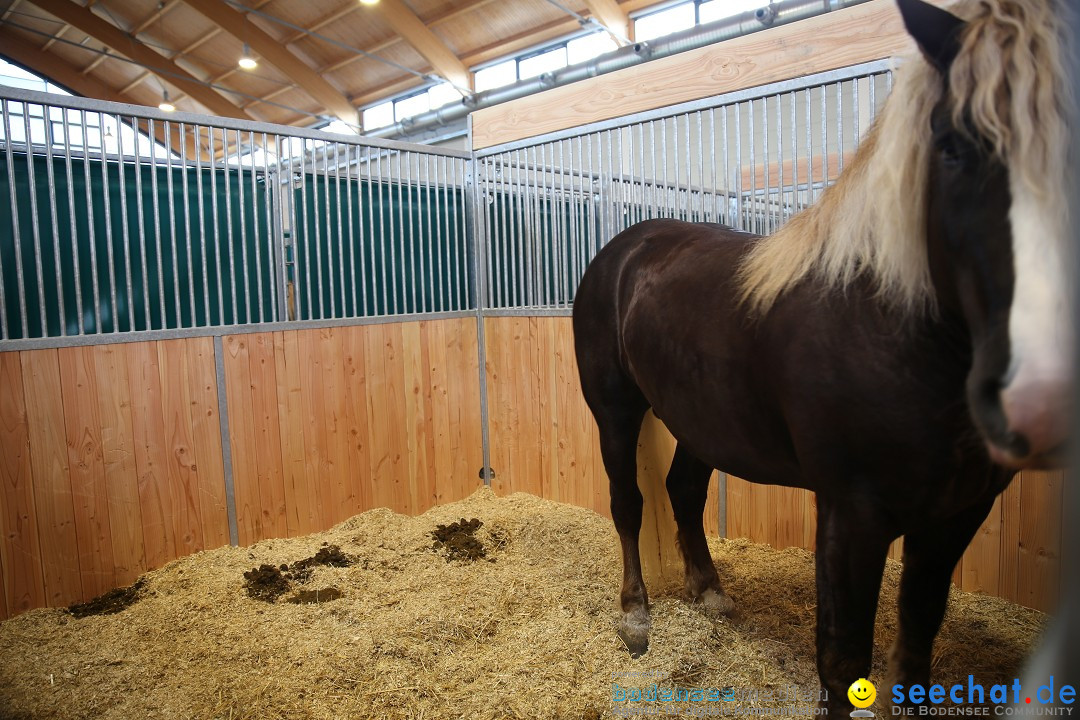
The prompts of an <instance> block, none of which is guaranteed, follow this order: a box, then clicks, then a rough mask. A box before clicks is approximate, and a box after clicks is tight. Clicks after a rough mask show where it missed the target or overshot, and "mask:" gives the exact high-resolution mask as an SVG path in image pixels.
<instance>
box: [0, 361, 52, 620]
mask: <svg viewBox="0 0 1080 720" xmlns="http://www.w3.org/2000/svg"><path fill="white" fill-rule="evenodd" d="M0 457H3V458H4V460H3V462H0V618H6V617H9V616H11V615H15V614H17V613H21V612H25V611H27V610H31V609H33V608H36V607H42V606H43V605H45V579H44V576H43V575H42V569H41V552H40V548H39V545H38V523H37V509H36V508H35V507H34V486H33V480H32V478H33V473H32V466H31V462H30V434H29V429H28V427H27V419H26V401H25V396H24V394H23V378H22V365H21V363H20V360H19V354H18V353H15V352H5V353H0Z"/></svg>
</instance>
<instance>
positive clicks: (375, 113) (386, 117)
mask: <svg viewBox="0 0 1080 720" xmlns="http://www.w3.org/2000/svg"><path fill="white" fill-rule="evenodd" d="M393 124H394V103H392V102H384V103H381V104H379V105H376V106H375V107H370V108H368V109H367V110H365V111H364V129H365V130H374V129H375V128H381V127H386V126H387V125H393Z"/></svg>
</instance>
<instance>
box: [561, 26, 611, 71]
mask: <svg viewBox="0 0 1080 720" xmlns="http://www.w3.org/2000/svg"><path fill="white" fill-rule="evenodd" d="M618 47H619V45H618V43H616V42H615V41H614V40H613V39H612V38H611V36H610V35H608V34H607V33H606V32H598V33H593V34H592V35H586V36H585V37H579V38H576V39H574V40H571V41H570V42H568V43H566V62H567V63H568V64H570V65H576V64H578V63H581V62H585V61H586V60H592V59H593V58H594V57H596V56H598V55H603V54H604V53H608V52H611V51H612V50H617V49H618Z"/></svg>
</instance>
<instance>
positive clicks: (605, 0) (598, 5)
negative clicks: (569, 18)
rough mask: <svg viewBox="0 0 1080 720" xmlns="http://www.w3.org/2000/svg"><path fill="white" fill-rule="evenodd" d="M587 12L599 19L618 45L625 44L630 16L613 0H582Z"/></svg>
mask: <svg viewBox="0 0 1080 720" xmlns="http://www.w3.org/2000/svg"><path fill="white" fill-rule="evenodd" d="M584 2H585V6H586V7H587V8H589V13H590V14H591V15H592V16H593V17H594V18H596V19H597V20H599V21H600V24H601V25H603V26H604V28H605V29H606V30H607V31H608V34H609V35H611V37H613V38H614V39H615V42H617V43H619V45H620V46H621V45H626V44H627V43H628V42H629V38H630V16H629V15H627V14H626V11H625V10H623V9H622V8H621V7H619V3H617V2H616V1H615V0H584Z"/></svg>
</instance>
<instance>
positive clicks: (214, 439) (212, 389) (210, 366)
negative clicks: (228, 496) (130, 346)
mask: <svg viewBox="0 0 1080 720" xmlns="http://www.w3.org/2000/svg"><path fill="white" fill-rule="evenodd" d="M184 347H185V352H186V353H187V372H188V375H187V378H186V382H188V383H189V385H190V387H191V433H192V440H193V441H194V443H195V456H196V468H197V469H196V477H197V479H198V486H199V507H200V508H201V510H202V534H203V546H204V547H205V548H206V549H207V550H212V549H214V548H218V547H221V546H223V545H228V544H229V515H228V507H227V505H226V501H225V467H224V459H223V456H222V450H221V419H220V418H219V417H218V392H217V370H216V368H215V365H214V339H213V338H209V337H202V338H190V339H189V340H187V342H186V343H185V346H184Z"/></svg>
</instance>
